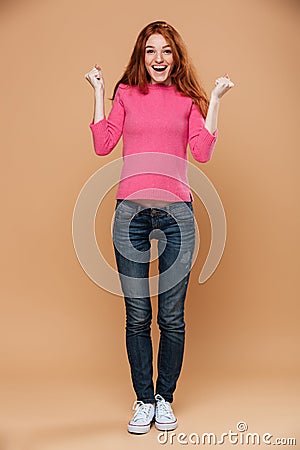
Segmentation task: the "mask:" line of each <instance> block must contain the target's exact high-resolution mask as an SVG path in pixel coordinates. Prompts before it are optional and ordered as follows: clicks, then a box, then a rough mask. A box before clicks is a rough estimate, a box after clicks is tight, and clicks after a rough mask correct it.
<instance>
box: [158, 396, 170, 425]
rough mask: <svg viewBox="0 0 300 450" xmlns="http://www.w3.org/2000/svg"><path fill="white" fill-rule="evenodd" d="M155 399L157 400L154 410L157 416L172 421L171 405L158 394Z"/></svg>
mask: <svg viewBox="0 0 300 450" xmlns="http://www.w3.org/2000/svg"><path fill="white" fill-rule="evenodd" d="M155 398H156V400H157V403H156V408H157V410H158V415H161V416H166V417H167V418H168V419H174V414H173V411H172V408H171V405H170V404H169V403H167V402H166V400H165V399H164V398H163V397H162V396H161V395H159V394H157V395H156V397H155Z"/></svg>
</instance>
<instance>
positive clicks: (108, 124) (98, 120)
mask: <svg viewBox="0 0 300 450" xmlns="http://www.w3.org/2000/svg"><path fill="white" fill-rule="evenodd" d="M86 78H87V80H88V81H89V82H90V84H91V85H92V86H93V88H94V116H93V120H92V122H90V124H89V127H90V129H91V132H92V136H93V143H94V150H95V153H96V154H97V155H100V156H104V155H108V154H109V153H110V152H111V151H112V150H113V149H114V148H115V147H116V145H117V143H118V142H119V140H120V138H121V135H122V133H123V124H124V117H125V112H124V105H123V101H122V98H121V88H118V89H117V92H116V95H115V98H114V101H113V105H112V108H111V111H110V113H109V116H108V118H106V116H105V111H104V81H103V77H102V73H101V70H100V67H99V66H98V65H95V69H93V70H92V71H91V72H89V73H88V74H86Z"/></svg>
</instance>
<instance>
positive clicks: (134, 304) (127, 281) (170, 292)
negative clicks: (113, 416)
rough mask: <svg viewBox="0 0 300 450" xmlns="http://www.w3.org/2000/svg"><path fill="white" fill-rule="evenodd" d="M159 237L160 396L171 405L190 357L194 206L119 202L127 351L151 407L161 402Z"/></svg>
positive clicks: (116, 227)
mask: <svg viewBox="0 0 300 450" xmlns="http://www.w3.org/2000/svg"><path fill="white" fill-rule="evenodd" d="M153 238H156V239H157V240H158V242H157V248H158V269H159V276H158V291H157V295H158V315H157V323H158V326H159V330H160V340H159V349H158V361H157V369H158V376H157V380H156V389H155V391H156V392H155V393H156V394H160V395H161V396H162V397H163V398H164V399H165V400H167V401H169V402H170V403H171V402H172V401H173V393H174V391H175V388H176V384H177V380H178V377H179V374H180V371H181V367H182V360H183V353H184V343H185V321H184V302H185V297H186V290H187V286H188V281H189V276H190V269H191V264H192V259H193V252H194V245H195V226H194V210H193V206H192V201H189V202H183V201H180V202H173V203H169V204H168V205H167V206H164V207H160V208H158V207H155V208H145V207H144V206H142V205H140V204H138V203H136V202H133V201H130V200H126V199H117V201H116V206H115V217H114V222H113V245H114V252H115V257H116V263H117V267H118V273H119V277H120V281H121V286H122V291H123V294H124V300H125V307H126V349H127V355H128V361H129V364H130V369H131V379H132V383H133V388H134V390H135V393H136V396H137V399H138V400H142V401H144V402H145V403H155V398H154V395H155V393H154V385H153V379H152V378H153V367H152V361H153V353H152V341H151V334H150V327H151V321H152V307H151V302H150V290H149V264H150V259H151V258H150V256H151V242H150V241H151V239H153Z"/></svg>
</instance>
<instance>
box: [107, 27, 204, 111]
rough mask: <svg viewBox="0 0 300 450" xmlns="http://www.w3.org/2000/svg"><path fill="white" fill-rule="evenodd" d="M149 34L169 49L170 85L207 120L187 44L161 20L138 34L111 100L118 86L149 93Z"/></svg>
mask: <svg viewBox="0 0 300 450" xmlns="http://www.w3.org/2000/svg"><path fill="white" fill-rule="evenodd" d="M152 34H161V35H162V36H163V37H164V38H165V40H166V42H167V43H168V44H169V45H170V46H171V49H172V55H173V62H174V64H173V69H172V72H171V74H170V76H171V82H172V84H174V85H175V86H176V88H177V90H178V91H179V92H181V93H182V94H184V95H186V96H188V97H191V98H192V99H193V101H194V103H195V104H196V105H197V106H198V108H199V110H200V112H201V114H202V116H203V117H204V118H206V116H207V110H208V106H209V100H208V97H207V94H206V92H205V90H204V89H203V87H202V86H201V84H200V82H199V79H198V76H197V72H196V69H195V67H194V65H193V63H192V62H191V60H190V58H189V56H188V52H187V49H186V45H185V43H184V41H183V39H182V37H181V36H180V34H179V33H178V31H177V30H176V29H175V28H174V27H172V26H171V25H169V24H168V23H167V22H165V21H162V20H159V21H156V22H152V23H150V24H148V25H147V26H145V27H144V28H143V29H142V31H141V32H140V33H139V35H138V37H137V39H136V42H135V45H134V49H133V51H132V54H131V57H130V60H129V63H128V64H127V67H126V69H125V71H124V73H123V75H122V77H121V79H120V80H119V81H118V82H117V84H116V85H115V88H114V92H113V96H112V98H111V99H110V100H113V99H114V98H115V94H116V91H117V88H118V86H119V84H120V83H124V84H127V85H129V86H138V87H139V89H141V91H142V92H143V93H144V94H147V93H148V86H147V84H148V83H149V82H150V81H151V78H150V75H149V73H148V72H147V70H146V67H145V46H146V42H147V40H148V38H149V37H150V36H151V35H152Z"/></svg>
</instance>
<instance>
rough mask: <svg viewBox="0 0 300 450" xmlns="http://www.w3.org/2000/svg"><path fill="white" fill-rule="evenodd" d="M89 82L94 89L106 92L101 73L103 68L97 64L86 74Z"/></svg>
mask: <svg viewBox="0 0 300 450" xmlns="http://www.w3.org/2000/svg"><path fill="white" fill-rule="evenodd" d="M85 78H86V79H87V81H88V82H89V83H90V84H91V85H92V86H93V88H94V89H100V90H101V91H104V80H103V76H102V72H101V67H100V66H99V65H98V64H95V67H93V69H92V70H91V71H90V72H88V73H86V74H85Z"/></svg>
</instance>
